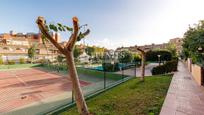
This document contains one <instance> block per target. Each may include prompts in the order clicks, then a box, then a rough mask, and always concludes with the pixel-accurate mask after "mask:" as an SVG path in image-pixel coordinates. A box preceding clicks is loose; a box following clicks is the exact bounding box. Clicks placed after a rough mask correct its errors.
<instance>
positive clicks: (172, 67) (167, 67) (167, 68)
mask: <svg viewBox="0 0 204 115" xmlns="http://www.w3.org/2000/svg"><path fill="white" fill-rule="evenodd" d="M177 65H178V60H172V61H167V62H166V63H165V64H163V65H160V66H157V67H154V68H153V69H152V71H151V72H152V75H158V74H165V73H170V72H174V71H177Z"/></svg>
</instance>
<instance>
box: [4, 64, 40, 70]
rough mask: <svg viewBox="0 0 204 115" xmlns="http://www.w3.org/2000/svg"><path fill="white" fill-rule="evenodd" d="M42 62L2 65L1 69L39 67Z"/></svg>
mask: <svg viewBox="0 0 204 115" xmlns="http://www.w3.org/2000/svg"><path fill="white" fill-rule="evenodd" d="M37 66H40V64H14V65H0V70H9V69H19V68H31V67H37Z"/></svg>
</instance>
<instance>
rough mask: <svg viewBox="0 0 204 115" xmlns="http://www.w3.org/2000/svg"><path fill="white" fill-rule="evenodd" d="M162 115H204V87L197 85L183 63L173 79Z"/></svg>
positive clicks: (180, 63)
mask: <svg viewBox="0 0 204 115" xmlns="http://www.w3.org/2000/svg"><path fill="white" fill-rule="evenodd" d="M160 115H204V87H202V86H199V85H197V84H196V82H195V81H194V79H193V77H192V76H191V74H190V73H189V72H188V70H187V68H186V66H185V65H184V64H183V63H182V62H179V65H178V72H176V73H175V74H174V76H173V78H172V81H171V84H170V86H169V90H168V93H167V97H166V99H165V101H164V104H163V107H162V110H161V112H160Z"/></svg>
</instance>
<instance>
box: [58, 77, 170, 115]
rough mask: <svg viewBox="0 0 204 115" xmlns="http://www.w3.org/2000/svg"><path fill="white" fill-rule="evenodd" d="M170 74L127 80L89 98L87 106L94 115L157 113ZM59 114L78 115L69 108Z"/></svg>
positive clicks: (153, 114)
mask: <svg viewBox="0 0 204 115" xmlns="http://www.w3.org/2000/svg"><path fill="white" fill-rule="evenodd" d="M171 78H172V75H162V76H153V77H146V79H145V82H140V80H139V79H138V78H134V79H132V80H129V81H127V82H126V83H124V84H122V85H119V86H117V87H115V88H113V89H111V90H108V91H106V92H105V93H102V94H100V95H98V96H96V97H94V98H92V99H90V100H88V107H89V110H90V112H91V113H93V114H94V115H95V114H96V115H148V114H149V115H158V114H159V112H160V109H161V107H162V104H163V101H164V99H165V96H166V93H167V90H168V87H169V84H170V82H171ZM60 115H78V113H77V110H76V108H75V107H74V108H71V109H70V110H69V111H65V112H63V113H61V114H60Z"/></svg>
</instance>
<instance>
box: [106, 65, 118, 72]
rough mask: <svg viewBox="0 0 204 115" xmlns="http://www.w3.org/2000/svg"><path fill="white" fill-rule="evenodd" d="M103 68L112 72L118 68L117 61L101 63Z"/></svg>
mask: <svg viewBox="0 0 204 115" xmlns="http://www.w3.org/2000/svg"><path fill="white" fill-rule="evenodd" d="M102 67H103V70H104V71H107V72H114V71H118V70H119V64H118V63H114V64H111V63H103V64H102Z"/></svg>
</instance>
